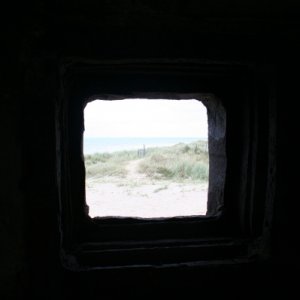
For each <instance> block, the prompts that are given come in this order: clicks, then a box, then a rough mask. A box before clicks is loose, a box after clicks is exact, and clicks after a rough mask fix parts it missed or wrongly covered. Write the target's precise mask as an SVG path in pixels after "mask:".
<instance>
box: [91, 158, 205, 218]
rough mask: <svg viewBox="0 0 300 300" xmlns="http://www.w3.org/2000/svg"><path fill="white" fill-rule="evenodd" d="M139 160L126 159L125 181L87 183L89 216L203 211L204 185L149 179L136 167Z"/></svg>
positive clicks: (168, 215) (170, 215) (151, 215)
mask: <svg viewBox="0 0 300 300" xmlns="http://www.w3.org/2000/svg"><path fill="white" fill-rule="evenodd" d="M141 160H142V159H139V160H135V161H131V162H129V163H128V165H127V166H126V169H127V171H128V174H127V178H126V182H125V183H124V181H123V182H121V181H120V182H119V183H118V182H117V181H116V178H111V180H110V178H106V180H105V182H102V183H101V182H100V183H97V182H93V183H92V184H87V190H86V199H87V204H88V206H89V208H90V212H89V214H90V216H91V217H96V216H98V217H103V216H120V217H141V218H160V217H174V216H191V215H204V214H205V213H206V206H207V185H203V184H202V185H201V184H190V183H189V184H183V183H175V182H170V181H155V182H152V183H151V180H149V179H148V178H147V177H146V176H145V175H144V174H140V173H138V171H137V170H138V164H139V163H140V161H141Z"/></svg>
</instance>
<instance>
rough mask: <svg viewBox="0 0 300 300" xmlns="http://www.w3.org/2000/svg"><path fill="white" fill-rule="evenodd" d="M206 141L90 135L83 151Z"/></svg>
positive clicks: (186, 138)
mask: <svg viewBox="0 0 300 300" xmlns="http://www.w3.org/2000/svg"><path fill="white" fill-rule="evenodd" d="M199 140H200V141H207V139H205V138H200V137H108V138H106V137H94V138H92V137H90V138H88V137H87V138H84V153H85V154H91V153H96V152H98V153H101V152H115V151H121V150H135V149H139V148H141V147H144V145H145V146H146V147H163V146H172V145H175V144H178V143H192V142H196V141H199Z"/></svg>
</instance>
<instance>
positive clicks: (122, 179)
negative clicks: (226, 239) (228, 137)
mask: <svg viewBox="0 0 300 300" xmlns="http://www.w3.org/2000/svg"><path fill="white" fill-rule="evenodd" d="M84 122H85V133H84V157H85V169H86V182H85V183H86V203H87V206H88V207H89V216H91V217H132V218H144V219H147V218H150V219H153V218H172V217H187V216H201V215H206V212H207V195H208V179H209V155H208V123H207V109H206V107H205V106H204V105H203V104H202V102H201V101H198V100H195V99H185V100H177V101H176V100H172V99H123V100H114V101H107V100H95V101H93V102H90V103H88V104H87V105H86V107H85V110H84Z"/></svg>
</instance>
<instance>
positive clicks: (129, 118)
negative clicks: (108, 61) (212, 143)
mask: <svg viewBox="0 0 300 300" xmlns="http://www.w3.org/2000/svg"><path fill="white" fill-rule="evenodd" d="M84 122H85V133H84V136H85V137H200V138H207V113H206V108H205V106H204V105H203V104H202V103H201V102H200V101H197V100H159V99H156V100H148V99H124V100H114V101H107V100H95V101H93V102H90V103H88V104H87V106H86V108H85V110H84Z"/></svg>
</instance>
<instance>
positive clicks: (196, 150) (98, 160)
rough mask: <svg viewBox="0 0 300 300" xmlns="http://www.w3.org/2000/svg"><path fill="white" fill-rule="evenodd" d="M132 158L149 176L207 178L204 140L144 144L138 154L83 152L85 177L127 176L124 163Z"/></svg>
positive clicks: (142, 171) (172, 178)
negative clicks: (155, 145) (143, 149)
mask: <svg viewBox="0 0 300 300" xmlns="http://www.w3.org/2000/svg"><path fill="white" fill-rule="evenodd" d="M134 160H139V163H138V168H137V172H139V173H140V174H144V175H145V176H146V177H148V178H149V179H152V180H172V181H176V182H179V181H183V180H184V181H201V182H207V181H208V170H209V159H208V150H207V142H206V141H197V142H193V143H189V144H184V143H179V144H176V145H173V146H169V147H151V148H147V147H146V154H145V156H143V157H139V156H138V153H137V151H136V150H130V151H116V152H112V153H95V154H88V155H85V167H86V178H87V179H89V178H103V177H105V176H114V177H119V178H126V175H127V172H128V170H127V168H126V166H127V165H128V163H129V162H130V161H134Z"/></svg>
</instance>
